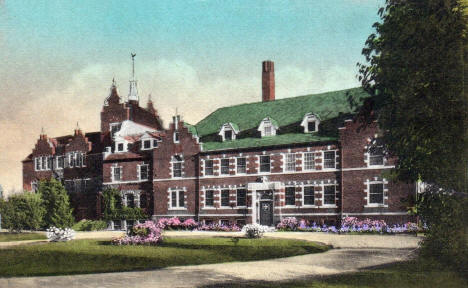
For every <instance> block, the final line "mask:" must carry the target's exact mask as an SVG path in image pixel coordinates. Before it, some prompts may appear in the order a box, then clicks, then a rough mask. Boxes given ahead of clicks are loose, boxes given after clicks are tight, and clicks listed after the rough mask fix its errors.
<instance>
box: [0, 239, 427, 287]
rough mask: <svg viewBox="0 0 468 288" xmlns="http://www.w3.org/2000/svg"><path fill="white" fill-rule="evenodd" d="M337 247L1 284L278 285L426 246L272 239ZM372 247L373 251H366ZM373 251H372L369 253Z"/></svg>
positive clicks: (382, 260) (407, 254)
mask: <svg viewBox="0 0 468 288" xmlns="http://www.w3.org/2000/svg"><path fill="white" fill-rule="evenodd" d="M167 234H171V236H181V237H183V236H206V235H213V236H215V235H216V236H223V235H232V234H225V233H206V232H184V233H181V232H169V233H167ZM268 236H269V237H271V236H273V237H281V238H296V239H306V240H310V241H320V242H323V243H327V244H331V245H334V246H335V247H339V248H340V249H332V250H330V251H328V252H325V253H319V254H309V255H302V256H295V257H288V258H280V259H272V260H264V261H251V262H232V263H221V264H206V265H194V266H178V267H170V268H165V269H159V270H154V271H140V272H120V273H104V274H87V275H74V276H53V277H28V278H7V279H5V278H4V279H0V287H15V288H16V287H51V288H54V287H67V288H71V287H199V286H204V285H213V284H219V283H223V282H230V281H249V280H257V281H258V280H260V281H262V280H263V281H278V280H289V279H295V278H301V277H310V276H317V275H332V274H338V273H345V272H353V271H358V270H359V269H363V268H370V267H373V266H377V265H383V264H388V263H392V262H397V261H403V260H406V259H408V257H410V255H411V253H412V251H414V249H416V247H417V243H418V241H419V240H420V239H419V238H417V237H414V236H379V235H366V236H365V235H331V234H324V233H268ZM365 243H367V246H368V247H364V246H365ZM369 247H372V248H369Z"/></svg>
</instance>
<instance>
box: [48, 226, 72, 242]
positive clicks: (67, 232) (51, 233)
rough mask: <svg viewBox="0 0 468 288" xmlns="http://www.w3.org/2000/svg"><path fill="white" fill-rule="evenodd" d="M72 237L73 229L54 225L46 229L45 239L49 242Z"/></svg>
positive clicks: (68, 239)
mask: <svg viewBox="0 0 468 288" xmlns="http://www.w3.org/2000/svg"><path fill="white" fill-rule="evenodd" d="M73 238H75V231H74V230H73V229H70V228H65V229H60V228H57V227H54V226H52V227H50V228H49V229H47V239H49V241H51V242H59V241H70V240H72V239H73Z"/></svg>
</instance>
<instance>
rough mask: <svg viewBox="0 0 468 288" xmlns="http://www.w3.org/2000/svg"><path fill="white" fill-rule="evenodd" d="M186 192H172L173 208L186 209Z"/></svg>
mask: <svg viewBox="0 0 468 288" xmlns="http://www.w3.org/2000/svg"><path fill="white" fill-rule="evenodd" d="M184 197H185V192H184V191H183V190H179V191H172V192H171V208H184V207H185V198H184Z"/></svg>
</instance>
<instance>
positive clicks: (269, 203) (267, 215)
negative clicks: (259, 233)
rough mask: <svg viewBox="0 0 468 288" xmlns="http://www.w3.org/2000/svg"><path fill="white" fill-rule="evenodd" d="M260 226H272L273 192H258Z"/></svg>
mask: <svg viewBox="0 0 468 288" xmlns="http://www.w3.org/2000/svg"><path fill="white" fill-rule="evenodd" d="M260 195H261V196H260V203H259V204H260V225H264V226H272V225H273V191H271V190H266V191H261V192H260Z"/></svg>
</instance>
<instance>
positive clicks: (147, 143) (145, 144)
mask: <svg viewBox="0 0 468 288" xmlns="http://www.w3.org/2000/svg"><path fill="white" fill-rule="evenodd" d="M141 143H142V147H141V148H142V149H144V150H146V149H151V140H143V141H142V142H141Z"/></svg>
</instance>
